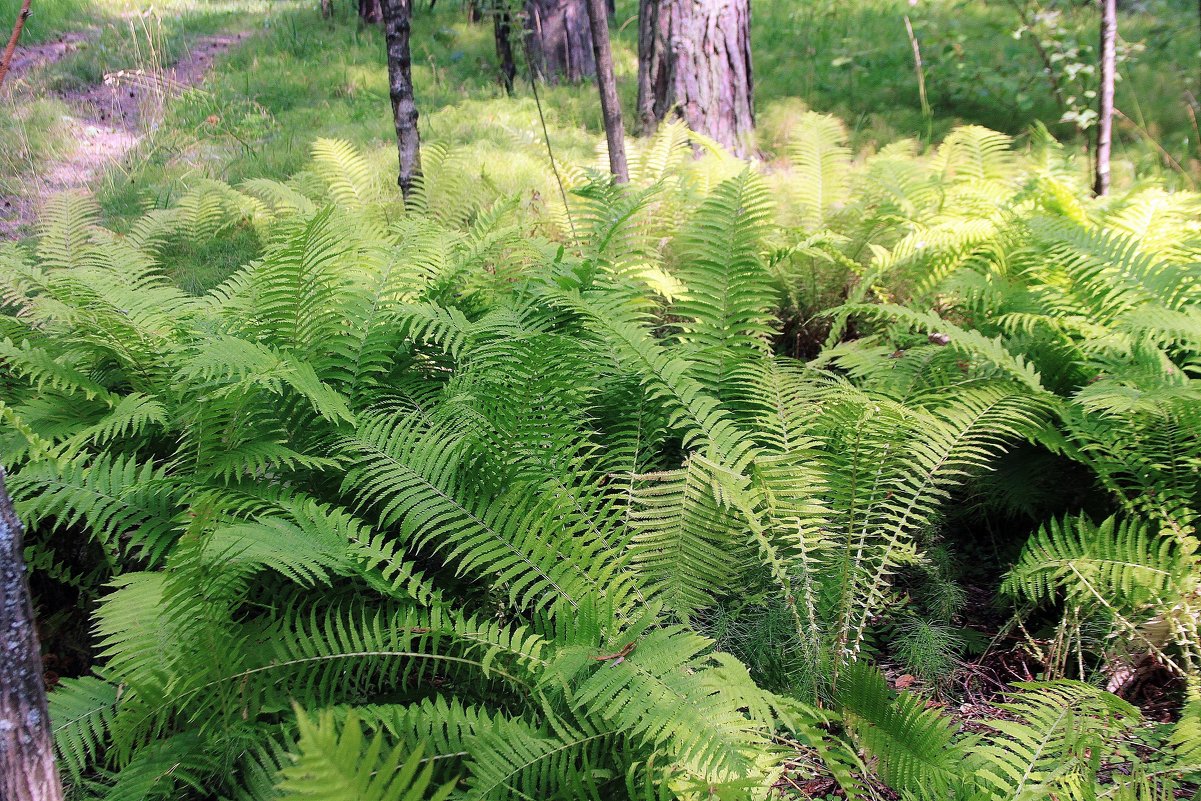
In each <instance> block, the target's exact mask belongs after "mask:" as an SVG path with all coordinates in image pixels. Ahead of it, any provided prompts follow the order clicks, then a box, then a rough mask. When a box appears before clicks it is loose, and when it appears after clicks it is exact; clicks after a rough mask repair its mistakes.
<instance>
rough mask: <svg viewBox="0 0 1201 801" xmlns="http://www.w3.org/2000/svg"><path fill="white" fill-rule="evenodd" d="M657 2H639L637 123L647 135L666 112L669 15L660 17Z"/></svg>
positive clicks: (655, 0) (647, 0)
mask: <svg viewBox="0 0 1201 801" xmlns="http://www.w3.org/2000/svg"><path fill="white" fill-rule="evenodd" d="M662 5H663V4H662V3H661V2H660V0H638V124H639V127H640V128H641V130H642V135H643V136H650V135H651V134H653V133H654V132H655V130H656V129H657V128H658V127H659V121H660V120H662V119H663V117H664V116H666V114H667V111H668V109H667V108H666V107H665V106H664V105H663V104H664V103H665V102H666V100H667V96H668V94H669V92H668V80H669V78H668V76H669V73H668V70H667V66H668V64H667V58H666V55H667V46H668V37H669V35H670V31H669V30H668V27H669V26H668V24H667V23H668V22H669V20H670V17H669V15H668V14H666V13H664V14H660V8H661V7H662Z"/></svg>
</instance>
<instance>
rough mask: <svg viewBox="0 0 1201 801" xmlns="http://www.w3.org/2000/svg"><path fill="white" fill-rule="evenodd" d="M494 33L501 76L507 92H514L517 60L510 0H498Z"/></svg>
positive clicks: (493, 12) (493, 25)
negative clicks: (514, 50) (515, 57)
mask: <svg viewBox="0 0 1201 801" xmlns="http://www.w3.org/2000/svg"><path fill="white" fill-rule="evenodd" d="M492 14H493V18H492V33H493V36H494V37H495V38H496V59H497V61H499V62H500V78H501V83H503V84H504V87H505V92H506V93H508V94H510V95H511V94H513V79H514V78H516V77H517V62H516V61H514V59H513V15H512V14H510V13H509V0H497V4H496V7H495V8H493V9H492Z"/></svg>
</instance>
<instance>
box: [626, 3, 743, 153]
mask: <svg viewBox="0 0 1201 801" xmlns="http://www.w3.org/2000/svg"><path fill="white" fill-rule="evenodd" d="M640 7H641V10H642V14H641V15H640V16H641V17H642V18H641V19H640V21H639V62H640V63H639V73H640V74H639V104H638V108H639V114H640V117H641V118H642V127H643V130H644V131H646V130H653V128H654V126H655V125H657V124H658V122H659V121H661V120H663V119H664V118H665V117H666V116H667V114H669V113H673V111H674V113H676V114H678V115H679V116H680V117H681V118H682V119H683V120H684V122H686V123H687V124H688V127H689V128H691V129H692V130H694V131H696V132H698V133H702V134H705V135H706V136H709V137H711V138H713V139H715V140H716V141H718V142H719V143H721V144H722V145H724V146H726V147H728V148H730V149H731V150H733V151H734V152H735V153H737V154H739V155H743V156H746V155H750V152H751V143H750V135H751V133H752V131H753V130H754V128H755V111H754V71H753V69H752V65H751V38H750V28H751V5H750V0H642V3H641V6H640Z"/></svg>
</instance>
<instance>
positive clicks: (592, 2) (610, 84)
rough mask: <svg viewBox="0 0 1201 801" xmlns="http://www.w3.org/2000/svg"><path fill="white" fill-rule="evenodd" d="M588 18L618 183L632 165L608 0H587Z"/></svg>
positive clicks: (626, 178)
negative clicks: (611, 40)
mask: <svg viewBox="0 0 1201 801" xmlns="http://www.w3.org/2000/svg"><path fill="white" fill-rule="evenodd" d="M588 22H589V25H590V26H591V28H592V52H593V55H594V56H595V58H596V85H597V87H598V88H599V89H600V101H601V113H602V114H603V115H604V118H605V139H606V140H607V141H608V144H609V171H610V172H612V173H613V176H614V178H616V179H617V183H619V184H625V183H629V181H630V169H629V167H628V166H627V165H626V140H625V126H624V125H623V124H622V121H621V100H620V98H618V96H617V77H616V75H615V74H614V71H613V51H612V49H611V48H610V46H609V12H608V11H607V10H606V9H605V0H588Z"/></svg>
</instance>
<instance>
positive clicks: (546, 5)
mask: <svg viewBox="0 0 1201 801" xmlns="http://www.w3.org/2000/svg"><path fill="white" fill-rule="evenodd" d="M587 4H588V0H526V4H525V24H526V37H527V41H528V43H529V45H528V46H529V51H528V52H529V59H530V68H531V69H532V70H533V71H534V74H535V75H536V76H537V77H539V78H541V79H542V80H544V81H546V82H548V83H558V82H559V81H561V80H562V81H567V82H569V83H576V82H578V81H582V80H585V79H587V78H591V77H592V76H593V75H595V74H596V56H595V54H594V53H593V52H592V34H591V33H590V32H589V23H588V7H587Z"/></svg>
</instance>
